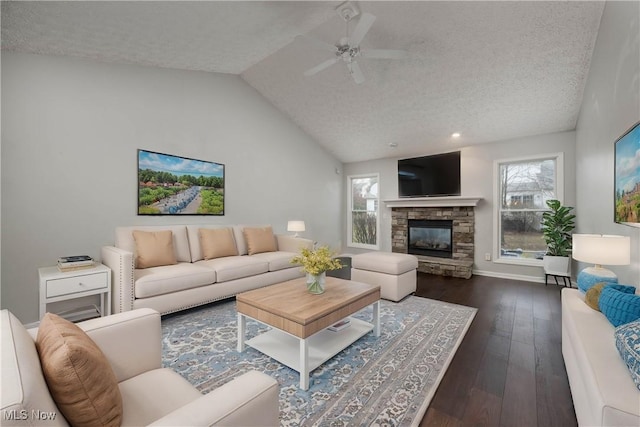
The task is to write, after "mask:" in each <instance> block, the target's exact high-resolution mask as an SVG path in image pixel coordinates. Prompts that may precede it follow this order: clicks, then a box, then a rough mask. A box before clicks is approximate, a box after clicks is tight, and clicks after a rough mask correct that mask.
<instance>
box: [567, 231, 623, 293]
mask: <svg viewBox="0 0 640 427" xmlns="http://www.w3.org/2000/svg"><path fill="white" fill-rule="evenodd" d="M572 240H573V251H572V257H573V259H575V260H577V261H583V262H588V263H591V264H594V266H593V267H587V268H585V269H584V270H582V271H581V272H580V274H578V289H580V290H581V291H582V292H586V291H587V290H588V289H589V288H591V287H592V286H593V285H595V284H596V283H598V282H610V283H618V277H617V276H616V275H615V273H614V272H613V271H611V270H607V269H606V268H603V267H602V266H603V265H628V264H630V263H631V239H630V238H629V236H609V235H602V234H574V235H572Z"/></svg>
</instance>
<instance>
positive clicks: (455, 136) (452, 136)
mask: <svg viewBox="0 0 640 427" xmlns="http://www.w3.org/2000/svg"><path fill="white" fill-rule="evenodd" d="M451 138H454V139H455V138H460V132H454V133H452V134H451Z"/></svg>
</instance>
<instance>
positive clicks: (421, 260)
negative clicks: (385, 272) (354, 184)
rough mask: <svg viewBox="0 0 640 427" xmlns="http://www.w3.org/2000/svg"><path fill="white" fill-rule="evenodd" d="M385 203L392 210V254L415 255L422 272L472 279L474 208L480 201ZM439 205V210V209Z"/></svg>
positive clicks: (452, 200) (429, 200)
mask: <svg viewBox="0 0 640 427" xmlns="http://www.w3.org/2000/svg"><path fill="white" fill-rule="evenodd" d="M434 199H435V198H426V199H423V198H420V199H419V200H411V199H399V200H388V201H385V203H386V204H387V206H389V207H391V215H392V218H391V245H392V251H393V252H398V253H413V254H414V255H416V256H417V257H418V271H422V272H424V273H430V274H438V275H442V276H453V277H462V278H465V279H468V278H470V277H471V274H472V270H473V256H474V223H475V212H474V207H475V205H476V204H477V202H478V201H479V200H480V199H478V198H474V199H471V201H467V199H463V200H461V201H460V202H459V203H457V204H456V203H455V202H456V198H455V197H451V198H437V199H442V200H434ZM438 205H439V206H438Z"/></svg>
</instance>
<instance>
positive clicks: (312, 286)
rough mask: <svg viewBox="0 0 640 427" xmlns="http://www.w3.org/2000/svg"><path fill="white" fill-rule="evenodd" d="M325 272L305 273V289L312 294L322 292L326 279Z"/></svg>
mask: <svg viewBox="0 0 640 427" xmlns="http://www.w3.org/2000/svg"><path fill="white" fill-rule="evenodd" d="M326 277H327V276H326V272H324V271H323V272H322V273H320V274H310V273H307V290H308V291H309V292H310V293H312V294H316V295H319V294H322V293H324V281H325V279H326Z"/></svg>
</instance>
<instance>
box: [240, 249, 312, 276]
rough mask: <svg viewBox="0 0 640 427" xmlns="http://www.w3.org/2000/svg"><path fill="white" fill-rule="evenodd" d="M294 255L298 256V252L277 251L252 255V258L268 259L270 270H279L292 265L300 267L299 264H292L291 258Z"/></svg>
mask: <svg viewBox="0 0 640 427" xmlns="http://www.w3.org/2000/svg"><path fill="white" fill-rule="evenodd" d="M294 256H296V254H294V253H293V252H284V251H275V252H263V253H260V254H255V255H251V258H255V259H259V260H262V261H266V262H267V263H268V264H269V271H278V270H284V269H286V268H292V267H295V268H300V265H299V264H298V265H295V264H291V259H292V258H293V257H294Z"/></svg>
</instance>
